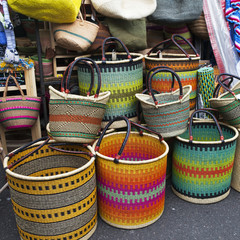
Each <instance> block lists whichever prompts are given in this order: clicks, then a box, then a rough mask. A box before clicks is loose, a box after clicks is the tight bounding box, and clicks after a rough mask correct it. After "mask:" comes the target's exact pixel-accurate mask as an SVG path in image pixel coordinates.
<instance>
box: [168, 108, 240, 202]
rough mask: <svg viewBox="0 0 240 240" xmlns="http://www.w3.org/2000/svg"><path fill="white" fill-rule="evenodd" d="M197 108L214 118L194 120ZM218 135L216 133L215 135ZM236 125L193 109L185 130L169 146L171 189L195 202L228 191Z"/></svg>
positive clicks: (213, 198) (217, 198)
mask: <svg viewBox="0 0 240 240" xmlns="http://www.w3.org/2000/svg"><path fill="white" fill-rule="evenodd" d="M198 112H204V113H207V114H209V115H210V116H211V117H212V118H213V119H214V121H211V120H201V121H199V120H197V121H195V122H194V125H193V117H194V115H195V114H196V113H198ZM219 135H220V136H219ZM238 135H239V134H238V131H237V129H236V128H234V127H232V126H229V125H227V124H224V123H218V122H217V120H216V118H215V117H214V115H213V114H212V113H210V112H208V111H205V110H202V109H200V110H196V111H195V112H194V113H193V114H192V115H191V117H190V123H189V134H188V131H186V132H185V133H183V134H182V135H180V136H177V137H176V141H175V145H174V149H173V165H172V189H173V192H174V193H175V194H176V195H177V196H178V197H180V198H182V199H184V200H186V201H189V202H192V203H199V204H207V203H215V202H218V201H220V200H222V199H224V198H226V197H227V196H228V194H229V192H230V184H231V176H232V168H233V162H234V154H235V149H236V140H237V137H238Z"/></svg>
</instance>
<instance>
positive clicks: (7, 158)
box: [3, 140, 96, 181]
mask: <svg viewBox="0 0 240 240" xmlns="http://www.w3.org/2000/svg"><path fill="white" fill-rule="evenodd" d="M43 142H44V141H40V142H38V143H35V144H32V145H31V146H30V147H32V146H37V145H40V144H42V143H43ZM48 143H56V141H55V140H50V141H49V142H48ZM73 144H74V143H73ZM86 147H87V148H88V149H89V150H90V152H91V153H92V154H93V155H94V156H93V157H91V159H90V161H88V162H87V163H86V164H85V165H83V166H82V167H80V168H77V169H74V170H72V171H69V172H67V173H61V174H58V175H55V176H47V177H32V176H25V175H22V174H19V173H15V172H13V171H11V170H10V169H8V168H7V163H8V160H9V156H6V157H5V158H4V160H3V167H4V168H5V169H6V170H5V171H6V173H7V174H9V175H10V176H12V177H14V178H18V179H22V180H27V181H50V180H55V179H60V178H66V177H69V176H71V175H74V174H76V173H79V172H81V171H83V170H85V169H86V168H88V167H89V166H90V165H91V164H92V163H93V162H94V161H95V158H96V153H95V151H94V149H93V148H92V146H90V145H88V146H86ZM17 149H18V148H17ZM17 149H15V150H13V151H12V152H15V151H16V150H17ZM12 152H11V153H12Z"/></svg>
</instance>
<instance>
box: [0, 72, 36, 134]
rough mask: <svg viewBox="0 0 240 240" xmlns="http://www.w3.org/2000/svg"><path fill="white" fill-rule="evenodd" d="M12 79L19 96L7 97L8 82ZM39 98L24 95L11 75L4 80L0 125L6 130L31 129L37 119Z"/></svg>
mask: <svg viewBox="0 0 240 240" xmlns="http://www.w3.org/2000/svg"><path fill="white" fill-rule="evenodd" d="M10 78H12V79H13V80H14V82H15V84H16V86H17V88H18V89H19V91H20V93H21V95H18V96H9V97H7V90H8V82H9V79H10ZM40 103H41V98H40V97H35V96H34V97H33V96H26V95H24V93H23V91H22V89H21V87H20V85H19V83H18V81H17V80H16V78H15V77H14V76H12V75H9V77H8V78H7V80H6V85H5V89H4V92H3V97H2V98H1V99H0V123H1V125H2V126H3V127H4V128H5V129H7V130H11V129H18V128H31V127H32V126H33V125H34V123H35V121H36V120H37V118H38V114H39V110H40Z"/></svg>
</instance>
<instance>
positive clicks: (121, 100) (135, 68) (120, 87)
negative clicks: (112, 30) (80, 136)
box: [78, 37, 143, 128]
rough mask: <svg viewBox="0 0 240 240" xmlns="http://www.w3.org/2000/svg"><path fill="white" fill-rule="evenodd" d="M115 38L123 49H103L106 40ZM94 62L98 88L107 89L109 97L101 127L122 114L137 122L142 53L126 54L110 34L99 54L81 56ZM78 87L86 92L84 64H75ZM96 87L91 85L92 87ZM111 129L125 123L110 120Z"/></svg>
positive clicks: (82, 91) (141, 84)
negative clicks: (98, 81) (100, 80)
mask: <svg viewBox="0 0 240 240" xmlns="http://www.w3.org/2000/svg"><path fill="white" fill-rule="evenodd" d="M112 40H114V41H118V42H119V43H120V44H121V45H122V47H123V48H124V50H125V52H113V53H112V52H106V53H105V50H104V49H105V45H106V43H107V42H109V41H112ZM82 57H90V58H91V59H93V60H94V61H96V63H97V64H98V66H99V68H100V71H101V77H102V87H101V91H110V92H111V96H110V98H109V101H108V103H107V108H106V112H105V115H104V118H103V121H102V128H104V127H105V126H106V125H107V123H108V122H109V121H110V120H112V119H114V118H115V117H117V116H126V117H127V118H129V119H130V120H132V121H137V112H136V107H137V99H136V97H135V94H136V93H140V92H142V90H143V63H142V61H143V55H142V54H139V53H131V54H130V53H129V51H128V49H127V48H126V46H125V45H124V44H123V43H122V42H121V41H120V40H119V39H118V38H114V37H109V38H106V39H105V40H104V42H103V45H102V54H92V55H85V56H82ZM78 79H79V89H80V93H81V94H86V92H87V91H88V88H89V87H88V86H89V83H90V81H91V72H90V70H89V68H87V67H86V66H84V65H81V66H79V67H78ZM95 88H96V85H95V86H94V88H93V90H94V89H95ZM111 127H112V128H117V127H118V128H121V127H126V125H125V122H124V121H121V122H120V123H117V122H114V123H113V125H112V126H111Z"/></svg>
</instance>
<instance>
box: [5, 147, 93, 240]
mask: <svg viewBox="0 0 240 240" xmlns="http://www.w3.org/2000/svg"><path fill="white" fill-rule="evenodd" d="M35 148H36V147H30V148H28V149H25V150H23V151H22V152H19V153H18V154H16V155H15V156H13V157H12V158H11V159H10V160H8V162H7V164H11V163H13V162H15V161H16V160H18V159H20V158H21V157H22V156H25V155H26V154H28V153H30V152H31V151H32V150H33V149H35ZM60 148H62V149H68V150H75V151H85V152H89V149H87V148H84V147H81V146H79V145H63V146H60ZM87 164H88V165H87ZM80 168H81V169H80ZM77 169H79V170H78V171H76V170H77ZM73 170H75V171H74V172H71V171H73ZM12 172H13V173H18V174H20V177H16V176H14V175H13V174H12ZM66 173H67V174H66ZM62 174H65V176H64V177H63V176H62V177H61V175H62ZM22 176H23V177H22ZM24 176H31V177H38V180H36V179H35V180H31V179H29V178H26V177H25V178H24ZM44 177H45V178H44ZM46 177H49V178H46ZM7 178H8V183H9V186H10V191H11V200H12V204H13V209H14V212H15V216H16V222H17V225H18V229H19V233H20V236H21V237H22V239H24V240H25V239H28V240H29V239H37V240H40V239H46V240H52V239H54V240H57V239H61V240H64V239H82V238H85V237H86V236H88V238H89V237H90V236H91V235H92V234H93V232H94V231H95V228H96V224H97V202H96V197H97V196H96V177H95V165H94V158H91V157H89V156H86V155H83V154H78V155H76V154H69V153H63V152H59V151H56V150H52V149H50V148H49V147H48V145H45V146H44V147H42V148H41V149H40V150H38V151H37V152H35V153H34V154H33V155H31V156H30V157H28V158H27V159H25V160H23V161H22V162H21V164H18V165H15V166H13V167H12V168H11V171H9V170H7Z"/></svg>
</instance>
